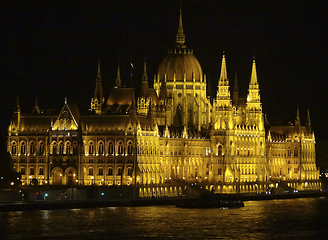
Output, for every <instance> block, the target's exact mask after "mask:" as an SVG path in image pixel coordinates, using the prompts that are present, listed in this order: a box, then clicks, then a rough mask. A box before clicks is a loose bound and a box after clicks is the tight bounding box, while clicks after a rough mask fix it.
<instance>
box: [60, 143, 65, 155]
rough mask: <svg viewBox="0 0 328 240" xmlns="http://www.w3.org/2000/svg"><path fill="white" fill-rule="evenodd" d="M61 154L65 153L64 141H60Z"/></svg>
mask: <svg viewBox="0 0 328 240" xmlns="http://www.w3.org/2000/svg"><path fill="white" fill-rule="evenodd" d="M59 154H61V155H62V154H64V143H63V142H60V143H59Z"/></svg>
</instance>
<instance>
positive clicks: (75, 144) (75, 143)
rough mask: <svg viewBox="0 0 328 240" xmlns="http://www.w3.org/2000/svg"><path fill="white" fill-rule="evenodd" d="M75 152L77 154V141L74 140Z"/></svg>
mask: <svg viewBox="0 0 328 240" xmlns="http://www.w3.org/2000/svg"><path fill="white" fill-rule="evenodd" d="M73 154H77V142H73Z"/></svg>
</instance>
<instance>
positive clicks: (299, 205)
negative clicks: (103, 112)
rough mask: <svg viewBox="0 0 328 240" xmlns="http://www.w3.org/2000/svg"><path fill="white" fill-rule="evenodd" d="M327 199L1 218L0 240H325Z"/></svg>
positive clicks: (39, 213)
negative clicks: (212, 207) (231, 207)
mask: <svg viewBox="0 0 328 240" xmlns="http://www.w3.org/2000/svg"><path fill="white" fill-rule="evenodd" d="M327 210H328V200H327V199H325V198H317V199H291V200H273V201H258V202H256V201H251V202H245V207H244V208H240V209H227V210H223V209H181V208H175V207H174V206H154V207H131V208H128V207H124V208H123V207H122V208H121V207H119V208H117V207H111V208H99V209H72V210H44V211H31V212H9V213H0V227H1V235H0V238H1V239H100V238H101V239H118V238H121V239H144V238H160V239H169V238H170V239H177V238H178V239H300V238H301V239H325V238H326V235H327V234H328V230H326V222H328V217H327V216H326V215H327Z"/></svg>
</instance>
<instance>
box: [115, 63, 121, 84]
mask: <svg viewBox="0 0 328 240" xmlns="http://www.w3.org/2000/svg"><path fill="white" fill-rule="evenodd" d="M121 86H122V80H121V71H120V62H118V64H117V78H116V84H115V87H117V88H120V87H121Z"/></svg>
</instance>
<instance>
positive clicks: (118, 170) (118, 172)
mask: <svg viewBox="0 0 328 240" xmlns="http://www.w3.org/2000/svg"><path fill="white" fill-rule="evenodd" d="M122 174H123V168H121V167H119V168H117V175H118V176H121V175H122Z"/></svg>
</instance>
